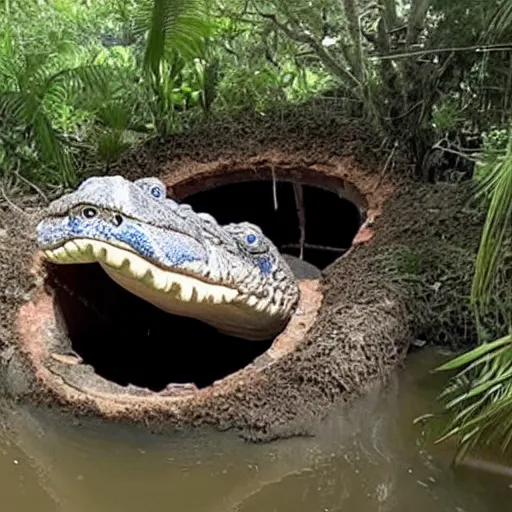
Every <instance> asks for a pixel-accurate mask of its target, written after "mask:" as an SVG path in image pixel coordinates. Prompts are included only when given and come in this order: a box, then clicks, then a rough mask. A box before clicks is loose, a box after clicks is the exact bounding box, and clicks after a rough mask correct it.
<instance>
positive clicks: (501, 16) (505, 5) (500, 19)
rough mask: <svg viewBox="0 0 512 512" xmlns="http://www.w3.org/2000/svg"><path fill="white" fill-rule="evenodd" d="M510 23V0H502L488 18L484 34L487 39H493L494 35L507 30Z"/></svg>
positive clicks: (511, 3)
mask: <svg viewBox="0 0 512 512" xmlns="http://www.w3.org/2000/svg"><path fill="white" fill-rule="evenodd" d="M511 25H512V1H511V0H502V2H501V3H500V4H499V5H498V7H497V8H496V10H495V11H494V12H493V13H492V15H491V17H490V19H489V24H488V26H487V30H486V33H485V36H486V38H487V39H488V40H489V39H494V38H495V37H496V36H498V35H500V34H502V33H503V32H504V31H505V30H507V29H508V28H509V27H510V26H511Z"/></svg>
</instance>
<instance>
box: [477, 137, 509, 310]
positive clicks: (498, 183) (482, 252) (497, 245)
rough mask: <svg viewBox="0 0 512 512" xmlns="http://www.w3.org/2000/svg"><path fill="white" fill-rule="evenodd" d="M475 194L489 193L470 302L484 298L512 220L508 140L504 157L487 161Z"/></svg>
mask: <svg viewBox="0 0 512 512" xmlns="http://www.w3.org/2000/svg"><path fill="white" fill-rule="evenodd" d="M478 194H479V195H484V194H485V195H487V196H488V197H490V204H489V209H488V212H487V217H486V220H485V224H484V228H483V232H482V237H481V240H480V247H479V250H478V254H477V259H476V266H475V274H474V278H473V285H472V290H471V295H472V300H473V302H478V301H480V302H482V303H486V302H488V300H489V298H490V294H491V290H492V285H493V282H494V279H495V277H496V274H497V271H498V267H499V263H500V260H501V258H500V256H501V254H502V249H503V245H504V243H505V240H506V239H507V235H508V234H509V229H510V226H511V224H512V144H510V145H509V148H508V151H507V154H506V155H505V157H504V158H500V159H497V160H496V161H495V162H494V163H490V164H488V169H487V172H486V174H485V177H484V179H483V181H482V184H481V186H480V189H479V191H478Z"/></svg>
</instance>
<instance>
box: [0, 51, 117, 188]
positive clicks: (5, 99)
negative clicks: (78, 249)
mask: <svg viewBox="0 0 512 512" xmlns="http://www.w3.org/2000/svg"><path fill="white" fill-rule="evenodd" d="M48 63H49V58H48V56H45V55H27V56H26V58H25V67H23V68H21V69H18V70H13V69H12V66H9V65H7V64H6V63H5V62H3V63H2V65H0V79H2V78H3V77H5V78H6V81H5V82H4V83H6V82H7V83H8V84H10V85H14V83H15V84H16V87H15V88H13V90H8V91H4V92H1V93H0V114H1V115H2V116H3V118H4V121H5V122H6V123H10V125H11V126H23V127H24V131H25V133H26V134H27V136H28V137H29V139H30V140H29V143H33V144H34V145H35V146H36V147H37V149H38V150H39V152H40V155H41V158H42V160H43V162H45V163H46V164H49V165H54V166H55V167H56V168H57V170H58V172H59V176H60V179H61V180H62V182H63V184H64V185H67V186H73V185H74V184H76V180H77V176H76V171H75V167H74V165H73V161H72V158H71V154H70V152H69V148H68V147H67V145H66V143H65V138H64V136H63V134H61V133H59V131H58V130H57V129H56V128H55V127H54V124H53V123H52V119H51V113H50V111H49V109H48V104H55V105H59V104H64V103H65V102H66V100H67V97H68V96H69V95H71V94H74V93H79V94H83V95H101V94H102V92H103V91H104V90H105V87H106V84H107V82H108V80H110V79H111V78H112V73H113V70H112V69H111V68H107V67H104V66H95V65H85V66H77V67H74V68H68V69H61V70H59V71H57V72H55V73H50V72H49V71H48V67H49V66H48ZM7 79H10V80H7Z"/></svg>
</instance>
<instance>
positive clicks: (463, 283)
mask: <svg viewBox="0 0 512 512" xmlns="http://www.w3.org/2000/svg"><path fill="white" fill-rule="evenodd" d="M290 116H291V114H290ZM294 116H295V117H288V118H286V119H281V122H280V123H277V122H276V120H270V121H269V120H266V119H264V120H261V119H260V120H258V121H255V120H254V119H253V120H252V122H246V123H243V122H242V123H239V124H237V125H232V126H228V125H227V124H226V123H224V124H222V126H220V125H219V124H215V123H213V124H212V125H210V126H209V127H207V128H203V129H202V130H200V131H196V132H193V133H188V134H182V135H178V136H176V137H172V138H169V139H168V140H155V141H152V142H151V143H149V144H147V145H146V146H144V147H143V148H141V149H140V150H137V151H131V152H129V153H127V154H126V155H124V156H123V158H122V159H121V160H120V161H119V162H118V163H117V164H116V165H115V166H114V167H112V168H111V169H110V173H111V174H122V175H124V176H126V177H129V178H130V179H134V178H138V177H141V176H149V175H152V176H160V177H161V178H162V179H164V180H165V181H166V182H167V184H168V185H169V190H170V191H171V192H172V193H173V194H175V195H177V196H178V197H179V196H181V197H183V196H185V195H187V193H189V192H190V190H191V189H194V187H197V186H198V184H200V183H201V182H204V180H213V181H210V185H211V184H212V183H213V184H215V180H216V179H219V177H221V179H226V178H225V177H226V176H229V175H230V174H231V175H232V176H235V175H236V174H237V173H238V174H240V173H242V174H243V173H247V172H252V173H253V174H254V176H256V177H257V175H258V173H265V172H269V169H270V170H271V171H272V172H275V173H277V174H276V175H277V176H278V177H279V176H280V177H283V176H288V177H290V176H292V177H293V176H296V175H297V176H298V175H300V176H302V177H304V176H305V175H306V174H307V175H308V176H309V177H310V179H313V177H314V176H317V178H318V179H319V180H320V179H321V178H322V177H323V178H329V179H331V178H332V179H334V178H336V179H338V180H339V183H340V186H341V188H343V189H344V190H346V191H347V194H349V195H352V196H353V197H354V198H355V199H354V200H355V201H357V200H359V199H360V200H361V201H363V203H364V205H365V212H366V222H365V224H364V225H363V227H362V229H361V231H360V233H359V234H358V237H357V238H356V241H355V244H354V247H353V248H352V249H351V250H350V251H349V252H348V253H346V254H345V255H344V257H343V258H340V259H338V260H337V261H335V262H334V263H333V264H332V265H330V266H329V267H328V268H327V269H326V270H325V271H324V273H323V278H322V280H321V288H322V290H323V303H322V306H321V308H320V311H319V313H318V315H317V317H316V321H315V322H314V325H313V326H312V327H311V328H310V329H309V331H308V332H307V333H306V334H305V335H304V337H303V339H301V340H300V342H299V343H297V344H296V345H294V347H293V350H288V351H283V352H282V353H281V354H279V357H276V358H275V359H274V360H273V361H272V364H264V365H261V366H260V367H258V368H255V369H254V368H253V369H251V371H248V372H246V373H244V374H243V378H240V379H238V380H237V379H231V380H230V381H229V384H225V383H224V384H223V383H222V382H221V383H220V384H219V385H217V386H209V387H207V388H205V389H203V390H201V392H200V393H197V394H195V395H192V396H188V397H185V398H183V399H181V398H179V397H177V396H175V397H174V398H173V399H172V400H163V399H160V398H158V397H155V396H150V397H149V398H148V399H147V400H139V401H138V402H137V405H136V406H135V405H133V404H132V405H127V404H126V403H125V402H123V401H122V400H120V401H116V400H115V399H113V398H112V394H111V395H110V397H111V398H109V400H110V402H108V403H106V402H105V401H103V402H102V401H101V400H100V399H98V396H97V394H98V393H99V390H98V389H96V390H95V391H97V392H98V393H97V394H96V395H95V394H94V393H91V392H88V391H87V390H85V389H84V388H83V387H82V388H79V387H78V388H77V387H76V386H75V387H74V386H72V385H69V383H67V384H66V383H65V382H63V374H60V375H53V374H52V372H51V371H48V367H44V368H43V366H44V357H42V359H40V360H39V362H38V359H37V357H34V352H37V350H38V348H37V347H35V348H34V347H32V349H31V350H32V353H29V351H27V348H26V345H25V344H24V342H23V340H22V339H21V338H22V336H21V335H20V330H19V328H18V327H19V324H17V322H18V320H19V312H20V308H21V307H22V306H24V305H27V304H30V303H31V301H33V300H34V297H35V296H36V295H37V294H40V293H42V290H43V289H44V287H45V284H44V280H45V274H44V272H43V271H42V270H41V269H40V267H38V266H37V265H36V266H34V255H35V246H34V236H33V233H34V225H35V222H36V221H37V219H38V215H39V213H40V212H39V210H37V209H35V210H34V211H33V212H31V216H30V217H29V216H25V215H22V214H20V213H19V212H14V211H12V210H10V209H5V210H4V211H2V212H1V216H0V222H1V226H2V231H1V232H0V234H1V237H0V243H1V244H2V251H1V254H0V280H1V282H0V290H1V292H0V293H2V300H1V303H0V308H1V309H0V316H1V326H0V329H1V331H0V338H1V340H2V344H1V359H0V362H1V368H2V374H3V377H4V378H2V384H3V386H4V388H5V391H8V392H9V393H10V394H11V395H13V396H15V397H16V398H26V399H30V400H35V401H38V402H45V403H48V404H51V405H59V406H61V407H62V408H64V409H69V410H70V411H72V412H73V413H75V414H94V415H99V416H103V417H108V418H109V419H111V420H114V421H116V420H119V421H128V422H138V423H142V424H145V425H147V426H150V427H155V428H158V427H162V426H164V427H172V428H174V427H188V426H198V425H211V426H215V427H216V428H220V429H227V428H234V429H236V430H238V431H239V432H240V433H241V434H242V435H243V436H244V437H246V438H247V439H252V440H269V439H272V438H275V437H280V436H289V435H296V434H305V433H307V432H308V431H309V426H310V424H311V422H312V421H313V420H315V419H317V418H318V417H322V416H324V415H325V414H326V413H327V412H328V410H329V407H330V406H332V405H333V404H334V403H336V402H338V401H340V400H342V401H350V400H352V399H354V398H355V397H357V396H360V395H361V394H364V393H365V392H367V391H368V390H369V389H370V387H372V386H374V385H376V384H377V383H379V382H383V381H385V380H386V379H387V378H388V377H389V376H390V374H391V373H392V372H393V371H394V370H395V369H396V368H397V366H398V365H399V364H400V363H401V362H402V361H403V360H404V358H405V355H406V353H407V350H408V348H409V344H410V342H411V341H412V340H414V339H417V338H421V339H423V340H425V341H427V342H432V343H449V344H451V345H461V344H468V343H472V342H474V341H475V339H476V338H475V333H476V328H475V325H474V321H473V317H472V314H471V311H470V309H469V307H468V305H467V302H466V297H467V296H468V293H469V286H470V279H471V275H472V264H473V261H474V256H475V253H476V248H477V245H478V240H479V235H480V230H481V226H482V214H481V212H479V211H478V210H476V209H474V208H473V209H471V208H470V207H469V206H468V204H467V198H468V192H469V189H468V187H467V186H465V185H450V184H441V185H435V186H434V185H420V184H418V183H413V182H411V181H410V180H406V179H404V177H403V176H404V174H399V173H398V174H397V173H396V172H395V173H382V168H380V167H379V162H380V165H383V161H382V160H379V159H378V158H377V157H378V152H370V151H369V150H368V148H370V147H371V145H372V144H371V140H370V139H371V135H370V132H369V131H365V130H364V129H363V128H362V127H361V126H359V127H358V128H355V127H354V125H353V124H351V123H348V122H341V121H339V120H335V119H334V117H333V119H327V116H326V117H324V118H323V119H319V118H316V117H314V116H313V117H311V116H310V117H307V116H306V115H305V113H304V112H299V113H295V114H294ZM304 120H306V121H304ZM276 123H277V124H276ZM228 128H229V129H228ZM397 167H399V165H398V162H397ZM403 170H404V173H405V172H406V169H403ZM352 185H353V187H352V189H351V186H352ZM358 198H359V199H358ZM331 222H333V223H335V222H336V220H335V219H331ZM34 268H35V269H36V271H35V272H34V271H31V269H34ZM55 325H58V322H57V323H56V324H55ZM55 329H57V328H55ZM55 329H54V331H52V334H51V335H52V336H53V337H55V338H58V337H59V336H63V333H62V332H56V331H55ZM57 330H58V329H57ZM39 348H40V354H43V353H44V349H45V348H44V347H43V346H41V347H39ZM38 365H39V366H38ZM40 365H43V366H40ZM52 375H53V376H52ZM84 375H85V373H84ZM51 379H53V380H51ZM84 379H86V377H84ZM64 380H65V379H64ZM85 382H86V380H85ZM109 392H111V391H109Z"/></svg>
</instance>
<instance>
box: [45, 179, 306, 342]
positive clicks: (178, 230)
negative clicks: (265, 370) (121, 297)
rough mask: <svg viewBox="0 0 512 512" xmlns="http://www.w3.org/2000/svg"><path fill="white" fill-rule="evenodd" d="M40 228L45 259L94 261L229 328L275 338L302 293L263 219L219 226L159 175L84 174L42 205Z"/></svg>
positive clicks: (178, 311)
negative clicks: (176, 196) (171, 191)
mask: <svg viewBox="0 0 512 512" xmlns="http://www.w3.org/2000/svg"><path fill="white" fill-rule="evenodd" d="M36 230H37V243H38V246H39V248H40V250H41V253H42V254H43V256H44V258H45V259H46V260H49V262H51V263H55V264H73V265H74V264H89V263H98V264H99V265H100V266H101V267H102V268H103V270H104V271H105V272H106V273H107V274H108V276H109V277H110V278H111V279H113V280H114V281H115V282H116V283H117V284H118V285H120V286H121V287H123V288H124V289H126V290H127V291H129V292H130V293H132V294H134V295H136V296H138V297H139V298H141V299H143V300H145V301H148V302H150V303H151V304H153V305H154V306H156V307H157V308H159V309H161V310H163V311H165V312H167V313H170V314H174V315H181V316H187V317H192V318H195V319H197V320H200V321H202V322H204V323H206V324H209V325H211V326H213V327H214V328H216V329H217V330H218V331H219V332H221V333H224V334H226V335H230V336H236V337H238V338H241V339H245V340H253V341H257V340H264V339H271V338H273V337H275V336H276V335H278V334H279V333H280V332H281V331H282V330H283V329H284V328H285V326H286V325H287V323H288V322H289V320H290V318H291V316H292V315H293V313H294V312H295V310H296V308H297V304H298V301H299V295H300V289H299V286H298V280H297V277H296V276H295V275H294V272H293V270H292V268H291V266H290V265H289V263H288V260H287V259H286V258H285V257H284V255H282V254H281V253H280V252H279V250H278V249H277V247H276V246H275V245H274V244H273V243H272V242H271V240H270V239H269V238H267V237H266V236H265V235H264V234H263V232H262V230H261V229H260V228H259V227H258V226H256V225H254V224H251V223H249V222H240V223H231V224H227V225H219V224H218V222H217V221H216V220H215V218H214V217H213V216H211V215H210V214H208V213H196V212H195V211H194V210H193V209H192V207H191V206H190V205H188V204H183V203H178V202H176V201H174V200H173V199H171V198H169V197H167V189H166V187H165V185H164V183H163V182H162V181H160V180H159V179H157V178H155V177H149V178H141V179H137V180H135V181H130V180H128V179H126V178H124V177H122V176H105V177H92V178H87V179H85V180H84V181H83V182H82V183H81V184H80V185H79V186H78V188H77V189H76V190H74V191H73V192H70V193H67V194H64V195H62V196H61V197H59V198H58V199H56V200H54V201H52V202H51V203H50V205H49V206H47V207H46V209H45V211H44V213H43V218H42V220H40V222H39V224H38V225H37V228H36Z"/></svg>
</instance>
